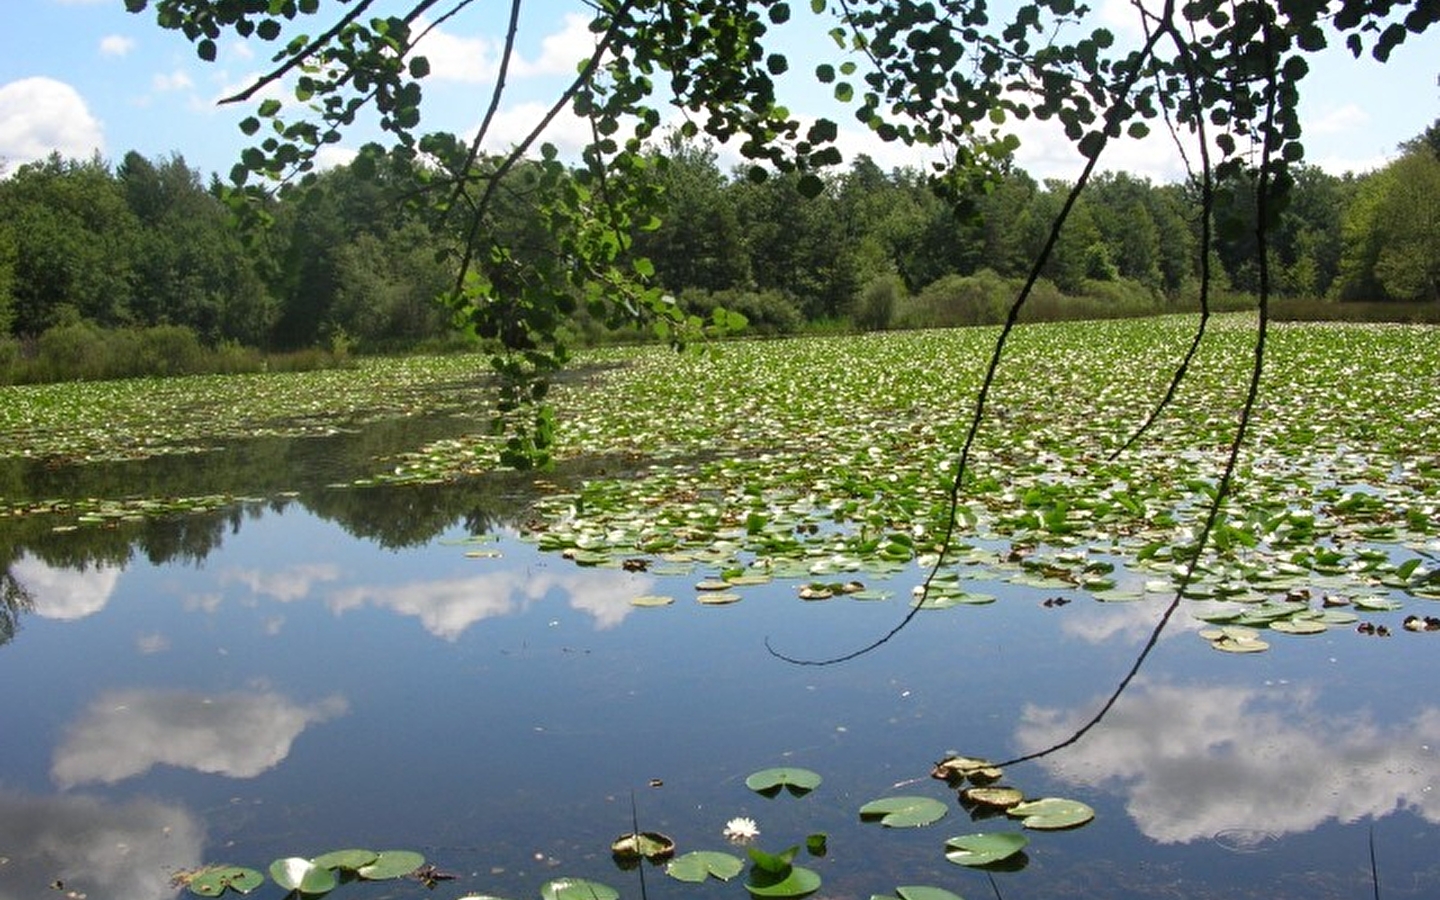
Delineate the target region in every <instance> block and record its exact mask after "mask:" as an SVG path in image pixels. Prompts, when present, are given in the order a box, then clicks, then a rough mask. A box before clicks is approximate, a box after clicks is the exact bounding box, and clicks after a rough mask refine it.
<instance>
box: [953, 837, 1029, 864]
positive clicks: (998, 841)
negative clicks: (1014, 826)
mask: <svg viewBox="0 0 1440 900" xmlns="http://www.w3.org/2000/svg"><path fill="white" fill-rule="evenodd" d="M1029 843H1030V839H1029V838H1027V837H1026V836H1025V835H1023V834H1016V833H1015V832H1013V831H987V832H983V833H980V834H962V835H960V836H959V837H953V838H951V839H950V840H948V841H946V842H945V850H946V852H945V858H946V859H948V860H950V861H951V862H952V863H955V864H956V865H960V866H988V865H991V864H993V863H997V862H1000V861H1001V860H1003V859H1009V858H1010V857H1012V856H1014V855H1015V854H1017V853H1019V852H1020V851H1021V850H1023V849H1025V846H1026V845H1027V844H1029Z"/></svg>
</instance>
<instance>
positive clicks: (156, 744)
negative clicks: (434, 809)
mask: <svg viewBox="0 0 1440 900" xmlns="http://www.w3.org/2000/svg"><path fill="white" fill-rule="evenodd" d="M348 708H349V707H348V704H347V703H346V702H345V700H344V698H342V697H330V698H328V699H326V700H322V701H321V702H319V703H316V704H312V705H310V706H301V705H299V704H297V703H294V702H292V701H291V700H289V699H287V698H285V697H283V696H281V695H279V694H275V693H269V692H253V693H247V692H235V693H230V694H217V695H215V696H207V695H205V694H200V693H197V692H194V691H181V690H145V689H131V690H115V691H107V692H105V693H104V694H102V695H100V697H99V698H97V699H96V700H95V702H93V703H91V704H90V708H89V709H87V710H86V711H85V713H84V714H83V715H82V716H81V717H80V718H79V720H77V721H76V722H74V723H72V724H71V726H70V728H69V729H68V730H67V732H66V735H65V739H64V741H62V742H61V744H60V746H59V747H58V748H57V749H56V750H55V757H54V759H53V760H52V762H51V767H50V776H51V777H52V778H53V779H54V780H55V783H56V784H58V785H60V786H61V787H62V788H70V787H74V786H75V785H77V784H86V783H89V782H103V783H106V784H113V783H115V782H117V781H121V780H123V779H125V778H129V777H131V776H134V775H140V774H142V773H144V772H147V771H149V770H150V769H151V768H153V767H154V766H157V765H170V766H178V767H180V768H184V769H193V770H195V771H197V772H206V773H212V774H219V775H227V776H229V777H231V778H252V777H254V776H256V775H259V774H260V773H261V772H264V771H265V770H267V769H270V768H273V767H274V766H276V765H278V764H279V763H280V762H281V761H282V760H284V759H285V757H286V756H288V755H289V754H290V745H291V744H292V743H294V741H295V738H297V737H298V736H299V735H300V732H302V731H304V730H305V728H306V727H308V726H309V725H311V724H313V723H316V722H324V721H326V720H327V719H333V718H335V717H336V716H338V715H342V714H344V713H345V712H347V711H348Z"/></svg>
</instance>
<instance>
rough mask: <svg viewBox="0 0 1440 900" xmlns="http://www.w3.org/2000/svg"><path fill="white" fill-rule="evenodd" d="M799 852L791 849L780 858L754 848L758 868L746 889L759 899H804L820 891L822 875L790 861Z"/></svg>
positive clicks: (752, 856)
mask: <svg viewBox="0 0 1440 900" xmlns="http://www.w3.org/2000/svg"><path fill="white" fill-rule="evenodd" d="M798 850H799V848H798V847H791V848H790V849H789V850H786V851H785V852H784V853H781V854H778V855H776V854H770V853H766V852H764V851H762V850H756V849H753V848H752V849H751V850H750V851H749V853H750V858H751V859H752V860H753V861H754V865H752V866H751V867H750V877H749V878H747V879H746V880H745V890H747V891H749V892H750V893H751V894H753V895H755V896H756V897H803V896H805V895H806V894H813V893H814V892H816V891H818V890H819V889H820V876H819V874H817V873H815V872H813V871H811V870H810V869H807V868H804V867H803V866H797V865H794V864H793V863H791V862H790V861H791V860H792V859H794V858H795V853H796V851H798Z"/></svg>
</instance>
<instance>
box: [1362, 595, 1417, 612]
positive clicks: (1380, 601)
mask: <svg viewBox="0 0 1440 900" xmlns="http://www.w3.org/2000/svg"><path fill="white" fill-rule="evenodd" d="M1350 602H1351V603H1353V604H1354V605H1355V608H1356V609H1363V610H1365V611H1366V612H1388V611H1390V610H1395V609H1401V608H1403V607H1404V606H1405V604H1403V603H1401V602H1400V601H1398V600H1391V599H1390V598H1389V597H1356V598H1355V599H1354V600H1352V601H1350Z"/></svg>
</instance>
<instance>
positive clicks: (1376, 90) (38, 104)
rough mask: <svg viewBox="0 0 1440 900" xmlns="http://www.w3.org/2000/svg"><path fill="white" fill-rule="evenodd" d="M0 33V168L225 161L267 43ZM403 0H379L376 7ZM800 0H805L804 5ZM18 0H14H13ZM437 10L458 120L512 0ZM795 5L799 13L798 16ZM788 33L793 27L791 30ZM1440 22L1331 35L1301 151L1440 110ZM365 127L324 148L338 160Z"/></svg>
mask: <svg viewBox="0 0 1440 900" xmlns="http://www.w3.org/2000/svg"><path fill="white" fill-rule="evenodd" d="M5 3H6V7H7V10H6V11H7V12H9V13H10V15H8V16H7V17H6V18H7V22H6V28H5V32H4V37H3V39H0V161H3V165H4V166H5V167H6V168H7V169H12V170H13V169H14V168H15V167H16V166H18V165H20V164H22V163H24V162H27V161H30V160H33V159H36V158H40V157H43V156H46V155H48V154H49V153H50V152H51V151H54V150H58V151H59V152H60V153H61V154H62V155H65V156H83V157H88V156H89V155H90V154H91V153H92V152H94V151H96V150H98V151H99V152H100V153H101V154H102V155H103V156H105V157H106V158H108V159H110V160H112V161H118V159H119V158H120V157H121V156H123V155H124V153H125V152H127V151H129V150H138V151H139V152H141V153H142V154H144V155H145V156H148V157H160V156H168V155H169V154H171V153H174V152H178V153H180V154H181V155H183V156H184V157H185V159H186V161H187V162H188V163H189V164H190V165H191V166H192V167H194V168H197V169H200V170H201V171H202V172H204V173H209V172H212V171H218V172H222V173H223V172H226V171H228V170H229V168H230V166H231V165H232V164H233V163H234V161H235V159H236V158H237V156H238V153H239V149H240V148H241V147H243V146H245V145H246V143H248V141H247V140H246V139H245V138H244V137H243V135H241V134H240V132H239V130H238V128H237V123H238V122H239V120H240V119H241V118H243V117H244V115H245V111H244V110H243V109H242V108H239V107H221V106H218V105H217V104H216V102H215V101H216V100H217V99H218V98H219V97H221V96H223V95H224V94H225V93H226V92H227V91H233V90H234V89H237V88H238V87H240V86H242V85H244V84H246V83H248V82H247V79H249V78H253V77H254V76H255V75H256V74H258V73H260V72H262V71H264V69H265V63H266V61H267V59H268V56H267V53H266V49H265V48H264V47H259V46H256V47H248V46H244V45H240V44H235V43H231V44H222V46H221V52H220V57H219V59H218V60H217V62H215V63H213V64H206V63H203V62H201V61H200V60H198V59H197V58H196V57H195V55H194V52H193V50H192V48H191V46H190V45H189V43H188V42H186V41H185V40H184V38H183V37H182V36H180V35H179V34H177V33H174V32H167V31H162V30H161V29H159V28H158V27H157V26H155V24H154V13H153V11H152V12H147V13H144V14H140V15H133V14H130V13H127V12H125V10H124V3H123V0H5ZM398 5H400V3H399V0H380V2H378V3H377V4H376V7H375V8H376V9H377V10H378V9H387V8H394V7H396V6H398ZM803 5H804V4H801V6H803ZM1095 6H1096V15H1097V16H1098V17H1099V18H1100V19H1101V20H1104V21H1107V22H1108V23H1110V24H1111V27H1112V29H1114V30H1115V31H1116V32H1117V34H1118V35H1120V37H1121V39H1122V40H1123V39H1124V38H1125V36H1126V29H1127V27H1128V25H1126V24H1123V23H1125V22H1126V21H1127V15H1126V14H1127V12H1129V2H1128V0H1097V2H1096V3H1095ZM21 8H23V10H24V12H23V14H17V12H16V11H17V10H18V9H21ZM473 9H474V11H473V12H472V13H469V14H467V15H466V16H464V17H461V18H457V19H455V20H452V21H451V22H447V23H446V24H445V27H444V28H442V29H439V30H437V32H436V33H435V34H434V35H432V37H431V38H430V39H429V43H428V44H427V46H426V47H425V48H424V53H425V55H426V56H428V57H429V58H430V60H431V62H432V65H433V69H434V71H433V74H432V76H431V77H430V78H429V79H427V81H426V96H427V99H426V106H425V114H426V129H427V130H448V131H455V132H457V133H461V134H468V133H470V132H471V131H473V129H474V128H475V126H476V124H477V123H478V121H479V119H480V112H481V110H482V109H483V107H484V104H485V103H486V101H487V100H488V98H489V93H490V86H491V83H492V78H493V70H494V64H495V59H496V56H497V54H498V48H499V46H500V44H499V37H500V34H501V32H502V29H503V24H504V10H505V9H506V6H505V5H504V4H500V3H498V2H493V0H492V2H490V3H478V4H476V5H475V7H474V8H473ZM579 9H580V5H579V3H578V2H575V0H528V3H527V6H526V7H525V13H524V18H523V19H522V30H521V40H520V54H521V59H520V61H519V63H518V65H517V66H516V67H515V68H514V69H513V71H512V77H511V79H510V84H509V88H508V91H507V96H508V97H509V98H510V102H509V103H508V104H507V106H506V107H505V108H504V111H503V112H502V114H501V117H500V119H499V120H498V121H497V123H496V126H495V128H494V129H493V133H494V134H495V136H496V148H497V149H498V148H499V147H501V146H504V145H507V144H509V143H510V142H511V141H512V140H514V139H516V138H518V137H519V136H520V135H522V134H524V133H525V132H527V131H528V130H529V128H530V126H531V124H532V123H533V122H534V121H536V119H537V117H538V115H539V111H540V110H541V109H542V108H543V106H544V105H547V103H548V99H549V98H553V97H554V96H555V93H556V91H558V90H559V87H560V85H562V84H563V83H565V82H566V81H568V80H569V77H570V75H571V73H573V71H574V68H573V65H574V61H575V60H576V59H578V58H579V57H580V56H582V55H583V54H584V53H585V52H586V51H587V49H588V48H587V40H588V34H587V32H586V29H585V27H584V22H585V19H584V17H583V16H581V15H580V14H579V13H578V10H579ZM802 18H803V17H802V16H799V15H797V22H799V21H800V20H801V19H802ZM821 31H822V29H815V28H810V29H808V30H804V31H802V30H800V29H799V28H798V27H797V28H792V32H791V33H790V34H787V35H786V36H785V41H784V43H783V45H782V46H783V47H784V50H785V51H786V52H787V53H789V54H790V56H791V64H792V71H794V72H808V71H810V70H812V69H813V62H814V60H817V59H819V58H820V54H822V53H824V52H825V44H827V43H828V39H827V38H824V36H823V34H820V33H819V32H821ZM792 35H793V39H792ZM1437 79H1440V33H1431V34H1428V35H1425V36H1423V37H1422V38H1419V39H1413V38H1412V40H1411V41H1409V42H1407V43H1406V44H1405V45H1404V46H1402V47H1401V48H1399V50H1397V51H1396V53H1395V54H1394V56H1393V57H1392V59H1391V61H1390V63H1389V64H1387V65H1380V64H1379V63H1376V62H1374V61H1373V60H1370V59H1368V58H1367V59H1363V60H1358V61H1357V60H1354V59H1352V58H1351V57H1350V56H1349V54H1348V53H1347V52H1345V51H1344V50H1342V49H1338V48H1335V49H1331V50H1328V51H1325V52H1324V53H1322V54H1321V55H1320V57H1319V58H1318V59H1316V60H1314V62H1313V64H1312V71H1311V75H1310V76H1309V77H1308V78H1307V79H1306V81H1305V83H1304V86H1303V87H1304V98H1305V99H1304V105H1303V107H1302V116H1303V121H1304V125H1305V132H1306V135H1305V144H1306V148H1307V150H1308V156H1307V159H1308V161H1310V162H1312V163H1315V164H1317V165H1320V166H1322V167H1324V168H1326V169H1327V170H1330V171H1332V172H1336V173H1339V172H1344V171H1366V170H1369V169H1372V168H1375V167H1378V166H1380V165H1383V164H1384V162H1385V161H1386V160H1387V159H1390V158H1393V156H1394V155H1395V147H1396V145H1397V144H1398V143H1399V142H1400V141H1403V140H1406V139H1408V138H1411V137H1413V136H1415V135H1416V134H1418V133H1419V132H1420V131H1422V130H1424V128H1425V127H1426V126H1427V125H1429V124H1430V123H1431V122H1433V121H1435V120H1436V119H1437V118H1440V80H1437ZM796 89H797V92H796V93H795V94H794V95H792V96H787V97H785V98H784V100H785V102H787V103H788V105H789V106H790V107H791V109H792V110H794V111H796V112H798V113H801V114H802V115H815V116H820V115H825V116H829V117H831V118H834V119H836V120H837V121H839V122H840V123H841V124H842V135H841V140H840V144H841V147H842V149H844V150H845V151H846V152H847V157H848V156H853V155H854V154H855V153H856V152H868V153H870V154H871V155H872V156H874V157H875V158H876V160H877V161H878V162H880V164H881V165H882V166H885V167H889V166H893V165H904V164H915V163H918V162H920V161H921V158H920V157H918V156H917V155H916V152H915V151H907V150H905V149H904V148H901V147H895V146H891V145H884V144H880V143H878V142H876V141H874V140H873V139H871V138H870V137H869V136H868V135H867V134H864V133H863V132H862V131H861V130H860V129H858V128H846V127H845V126H846V124H847V123H848V122H850V121H852V120H851V119H850V116H849V114H848V112H846V111H845V110H843V109H840V110H837V109H836V108H835V106H834V103H833V101H829V100H828V99H827V96H826V93H825V91H824V90H822V89H819V88H813V89H812V88H809V87H808V86H806V85H796ZM1019 134H1020V136H1021V140H1022V146H1021V149H1020V152H1019V153H1018V158H1019V162H1020V165H1021V166H1022V167H1024V168H1025V169H1026V170H1028V171H1029V172H1031V174H1034V175H1036V176H1039V177H1050V176H1054V177H1061V178H1070V177H1074V175H1075V174H1076V173H1077V172H1078V171H1079V162H1078V158H1077V157H1076V155H1075V153H1074V151H1073V150H1072V149H1071V148H1070V147H1069V146H1068V144H1067V143H1066V142H1065V141H1064V140H1063V138H1059V137H1057V136H1054V135H1053V134H1049V133H1046V132H1045V131H1043V130H1039V128H1038V126H1037V125H1035V124H1034V123H1025V124H1023V126H1022V127H1021V128H1020V129H1019ZM371 136H373V134H367V133H363V132H362V133H359V134H357V139H356V140H354V141H350V142H347V144H342V145H340V146H338V147H336V148H334V152H333V154H332V159H334V160H341V159H344V158H345V155H346V153H347V152H350V149H351V148H353V147H354V146H357V145H358V144H359V143H361V142H363V140H365V139H366V138H368V137H371ZM584 136H585V130H584V129H583V128H581V127H579V123H575V122H573V121H564V120H562V121H561V122H559V123H558V124H557V125H556V126H555V128H554V129H553V130H552V132H551V133H549V134H547V138H548V139H549V140H551V141H553V142H554V143H556V144H558V145H560V146H561V147H562V148H569V149H573V148H575V147H576V146H578V145H579V143H580V142H581V141H583V139H584ZM1102 167H1103V168H1110V169H1124V170H1128V171H1131V172H1134V173H1137V174H1141V175H1145V176H1147V177H1150V178H1152V179H1155V180H1157V181H1170V180H1174V179H1176V178H1179V177H1181V175H1182V171H1183V170H1182V168H1181V164H1180V161H1179V158H1178V156H1177V154H1176V153H1175V151H1174V149H1173V147H1172V146H1171V144H1170V142H1169V140H1168V138H1163V137H1160V136H1158V135H1157V136H1155V137H1152V138H1150V139H1148V140H1147V141H1145V142H1141V143H1131V144H1128V145H1126V146H1122V147H1115V148H1112V150H1110V151H1107V156H1106V159H1105V164H1104V165H1103V166H1102Z"/></svg>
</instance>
